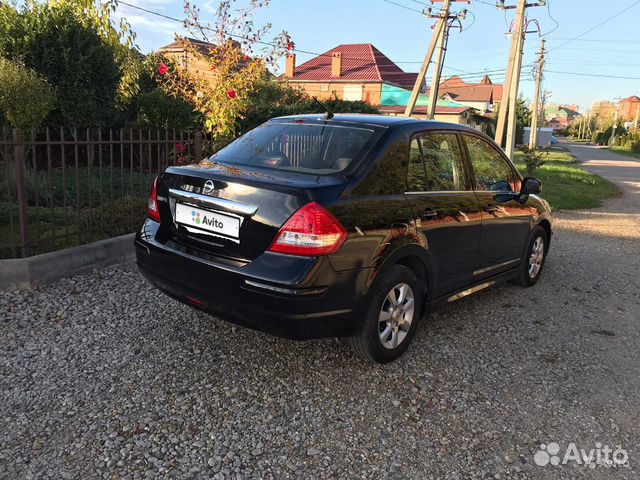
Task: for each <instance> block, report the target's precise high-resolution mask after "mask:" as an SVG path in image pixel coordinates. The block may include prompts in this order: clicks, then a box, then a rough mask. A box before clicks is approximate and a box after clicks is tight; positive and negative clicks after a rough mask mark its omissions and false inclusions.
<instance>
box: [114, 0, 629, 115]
mask: <svg viewBox="0 0 640 480" xmlns="http://www.w3.org/2000/svg"><path fill="white" fill-rule="evenodd" d="M126 2H127V3H130V4H133V5H137V6H139V7H142V8H145V9H148V10H152V11H154V12H158V13H161V14H164V15H168V16H172V17H177V18H183V16H184V15H183V2H182V1H181V0H126ZM191 3H195V4H196V5H197V6H198V7H199V8H200V11H201V17H202V18H203V20H206V19H207V18H209V19H211V18H212V15H213V12H214V11H215V7H216V6H217V4H218V1H217V0H193V1H192V2H191ZM236 3H237V4H238V6H242V5H244V4H246V0H238V1H237V2H236ZM515 3H516V0H506V5H510V4H515ZM530 3H533V0H532V1H531V2H530ZM428 5H431V4H430V2H429V0H420V1H419V0H322V1H318V0H315V1H312V0H271V1H270V2H269V4H268V6H267V7H265V8H262V9H260V10H258V11H257V13H256V16H255V22H256V25H258V26H261V25H265V24H267V23H270V24H271V25H272V28H271V31H270V33H268V34H267V36H266V37H265V40H269V41H270V40H272V39H273V38H275V37H276V35H277V34H278V33H280V32H282V31H283V30H286V31H287V32H288V33H289V34H290V35H291V37H292V40H293V41H294V42H295V45H296V49H300V50H305V51H308V52H315V53H318V54H319V53H324V52H326V51H327V50H329V49H331V48H333V47H335V46H336V45H339V44H342V43H372V44H373V45H375V46H376V47H377V48H378V49H379V50H380V51H381V52H382V53H384V54H385V55H386V56H388V57H389V58H390V59H391V60H393V61H394V62H396V63H397V64H398V66H400V68H402V69H403V70H405V71H407V72H415V71H418V70H419V68H420V64H421V63H422V60H423V58H424V55H425V52H426V50H427V46H428V44H429V40H430V38H431V33H432V30H431V27H432V25H433V24H434V23H435V21H434V20H432V19H428V18H426V17H425V16H423V15H422V13H421V11H422V9H423V8H426V7H427V6H428ZM438 5H441V3H440V4H439V3H435V4H434V6H438ZM629 7H630V8H629ZM464 8H466V9H467V10H469V12H471V13H469V14H468V15H467V18H466V20H464V21H463V22H462V25H463V27H464V29H463V31H462V32H459V31H458V30H453V29H452V30H451V35H450V39H449V46H448V47H449V48H448V50H447V54H446V59H445V69H444V75H445V77H449V76H451V75H456V74H458V75H461V76H462V77H463V78H464V79H465V80H467V81H470V82H474V81H479V79H480V77H481V76H482V74H483V73H484V72H487V73H488V74H489V76H490V77H491V78H492V80H493V81H494V83H502V81H503V80H504V70H505V69H506V66H507V61H508V53H509V47H510V39H509V37H508V35H507V32H508V30H509V25H510V24H511V22H512V21H513V18H514V13H515V11H514V10H507V11H504V10H498V9H497V8H496V7H495V4H494V3H493V2H492V1H491V0H471V3H469V4H467V3H466V2H456V3H453V4H452V11H460V10H462V9H464ZM625 9H626V11H624V13H622V14H620V15H618V16H616V17H615V18H613V19H611V20H609V21H606V22H605V23H603V24H602V25H599V26H598V24H600V23H602V22H604V21H605V20H607V19H608V18H609V17H611V16H613V15H614V14H616V13H618V12H620V11H623V10H625ZM117 13H118V15H120V16H123V17H125V18H127V20H128V21H129V22H130V23H131V25H132V26H133V28H134V30H135V31H136V33H137V44H138V46H139V47H140V49H141V50H142V52H143V53H149V52H151V51H153V50H155V49H157V48H159V47H161V46H163V45H166V44H167V43H170V42H172V41H173V40H174V37H175V34H176V33H178V34H181V35H184V34H185V32H184V30H183V29H182V25H181V24H180V23H178V22H173V21H170V20H167V19H163V18H161V17H158V16H155V15H152V14H150V13H147V12H143V11H140V10H137V9H135V8H132V7H130V6H127V5H123V4H122V3H121V4H120V6H119V7H118V12H117ZM527 13H528V19H529V20H530V23H529V29H530V30H534V32H532V33H529V34H528V35H527V37H526V42H525V53H524V58H523V65H524V66H525V67H524V68H523V75H522V77H521V79H522V80H521V84H520V85H521V88H520V92H522V94H523V95H524V96H525V97H527V98H528V99H532V98H533V92H534V81H533V76H532V73H531V67H528V66H527V65H529V64H532V63H533V62H534V60H535V58H536V52H538V51H539V48H540V40H541V38H544V39H546V41H547V42H546V43H547V49H548V53H547V62H546V67H545V68H546V73H545V75H544V82H543V89H545V90H547V91H549V92H550V94H551V96H550V99H549V102H552V103H562V104H577V105H579V107H580V111H582V112H584V111H586V109H588V108H589V107H590V106H591V104H592V103H593V102H595V101H598V100H611V101H615V99H616V98H623V97H628V96H630V95H639V96H640V34H639V33H638V31H639V30H640V1H639V0H608V1H607V2H606V3H603V2H600V1H596V0H547V5H546V6H540V7H532V8H528V9H527ZM534 20H536V21H537V23H538V24H539V30H540V31H541V33H542V37H540V34H539V33H537V32H536V31H535V30H538V28H537V27H536V25H535V22H534ZM594 27H595V28H594ZM577 37H579V38H577ZM296 55H297V63H298V64H301V63H302V62H304V61H306V60H309V59H310V58H312V57H313V56H314V55H312V54H308V53H302V52H299V51H296ZM279 68H280V71H282V70H283V68H284V63H283V61H281V62H280V64H279ZM561 72H568V73H561ZM582 74H590V75H608V76H613V77H628V78H607V77H596V76H585V75H582ZM629 77H630V78H629ZM427 78H429V75H427Z"/></svg>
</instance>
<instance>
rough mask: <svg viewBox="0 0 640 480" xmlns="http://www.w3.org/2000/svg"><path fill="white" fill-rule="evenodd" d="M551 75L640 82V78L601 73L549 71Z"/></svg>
mask: <svg viewBox="0 0 640 480" xmlns="http://www.w3.org/2000/svg"><path fill="white" fill-rule="evenodd" d="M547 72H549V73H559V74H562V75H576V76H579V77H600V78H618V79H622V80H640V77H624V76H622V75H602V74H599V73H584V72H559V71H557V70H547Z"/></svg>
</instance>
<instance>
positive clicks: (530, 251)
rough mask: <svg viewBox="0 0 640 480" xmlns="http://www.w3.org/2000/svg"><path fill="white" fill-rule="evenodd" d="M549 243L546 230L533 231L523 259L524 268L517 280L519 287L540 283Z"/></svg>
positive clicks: (540, 228) (539, 228)
mask: <svg viewBox="0 0 640 480" xmlns="http://www.w3.org/2000/svg"><path fill="white" fill-rule="evenodd" d="M548 241H549V238H548V236H547V232H546V230H545V229H544V228H542V227H540V226H537V227H536V228H534V229H533V232H531V236H530V237H529V244H528V245H527V250H526V252H525V255H524V258H523V259H522V268H521V270H520V275H519V276H518V278H517V283H518V285H520V286H523V287H531V286H532V285H534V284H535V283H536V282H537V281H538V279H539V278H540V275H541V274H542V268H543V267H544V261H545V260H546V257H547V251H548V249H549V245H548Z"/></svg>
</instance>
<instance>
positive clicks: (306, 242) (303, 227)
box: [269, 202, 347, 257]
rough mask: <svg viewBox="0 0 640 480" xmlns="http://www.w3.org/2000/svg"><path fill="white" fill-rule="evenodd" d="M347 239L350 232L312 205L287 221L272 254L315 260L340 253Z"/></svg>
mask: <svg viewBox="0 0 640 480" xmlns="http://www.w3.org/2000/svg"><path fill="white" fill-rule="evenodd" d="M346 239H347V231H346V230H345V229H344V227H343V226H342V225H341V224H340V222H339V221H338V220H337V219H336V217H334V216H333V215H331V214H330V213H329V212H328V211H327V210H325V209H324V208H322V207H321V206H320V205H318V204H317V203H316V202H312V203H308V204H307V205H305V206H304V207H302V208H301V209H300V210H298V211H297V212H296V213H294V214H293V216H291V218H289V220H287V223H285V224H284V226H283V227H282V228H281V229H280V231H279V232H278V235H276V238H275V240H274V241H273V243H272V244H271V246H270V247H269V251H270V252H279V253H288V254H289V255H306V256H312V257H315V256H318V255H328V254H330V253H335V252H337V251H338V250H339V249H340V247H341V246H342V244H343V243H344V241H345V240H346Z"/></svg>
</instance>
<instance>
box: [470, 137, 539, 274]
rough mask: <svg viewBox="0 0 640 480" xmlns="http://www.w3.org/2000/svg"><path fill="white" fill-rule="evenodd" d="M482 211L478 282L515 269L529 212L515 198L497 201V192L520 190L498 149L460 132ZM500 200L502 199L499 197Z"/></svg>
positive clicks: (529, 224) (521, 250) (527, 226)
mask: <svg viewBox="0 0 640 480" xmlns="http://www.w3.org/2000/svg"><path fill="white" fill-rule="evenodd" d="M462 138H463V140H464V145H465V148H466V154H467V158H468V159H469V164H470V166H471V170H472V172H473V176H474V191H475V193H476V195H477V197H478V202H479V203H480V209H481V211H482V235H481V238H480V255H479V258H478V266H477V268H476V270H475V271H474V277H475V278H477V279H478V280H480V279H482V278H486V277H489V276H491V275H494V274H497V273H500V272H502V271H505V270H509V269H511V268H514V267H517V266H518V265H519V263H520V260H521V258H522V254H523V251H524V248H525V242H526V241H527V238H528V237H529V232H530V229H531V218H532V217H531V210H530V208H529V206H528V205H527V204H524V205H522V204H520V203H519V202H518V201H517V200H516V199H511V200H508V201H499V200H498V199H496V195H497V194H500V193H517V192H519V191H520V183H521V182H520V176H519V175H518V173H517V172H516V170H515V169H514V167H513V166H512V164H511V162H509V160H508V159H507V158H506V157H505V156H504V154H503V153H502V152H501V151H500V150H499V148H498V147H497V146H495V145H493V144H492V143H491V142H489V141H488V140H486V139H485V138H482V137H481V136H480V135H475V134H471V133H463V134H462ZM500 200H504V198H500Z"/></svg>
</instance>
